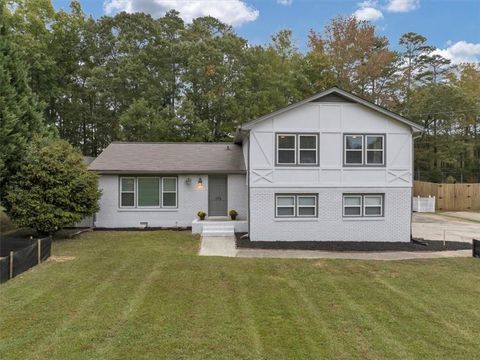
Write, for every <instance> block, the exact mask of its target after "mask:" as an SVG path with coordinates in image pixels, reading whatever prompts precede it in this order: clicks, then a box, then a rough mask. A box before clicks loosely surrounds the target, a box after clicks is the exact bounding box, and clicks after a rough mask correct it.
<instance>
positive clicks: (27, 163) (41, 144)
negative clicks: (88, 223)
mask: <svg viewBox="0 0 480 360" xmlns="http://www.w3.org/2000/svg"><path fill="white" fill-rule="evenodd" d="M100 195H101V194H100V191H99V190H98V179H97V175H96V174H94V173H91V172H89V171H88V170H87V167H86V165H85V164H84V162H83V157H82V155H81V154H80V153H78V152H77V151H76V150H75V149H74V148H73V147H72V146H71V145H70V144H68V143H67V142H66V141H64V140H60V139H53V138H36V139H34V141H33V142H32V143H31V144H30V146H29V147H28V148H27V151H26V153H25V156H24V158H23V161H22V164H21V166H20V168H19V170H18V172H17V173H16V174H15V175H14V176H13V177H12V179H11V181H10V182H9V185H8V188H7V191H6V197H5V201H6V203H7V205H8V207H7V208H8V209H9V216H10V218H11V219H12V221H13V222H14V223H15V224H16V225H17V226H19V227H29V228H33V229H35V230H37V231H38V232H39V233H41V234H51V233H53V232H55V231H57V230H59V229H61V228H62V227H65V226H67V225H71V224H74V223H77V222H79V221H81V220H82V219H83V218H84V217H86V216H90V215H93V214H94V213H95V212H96V211H97V210H98V200H99V198H100Z"/></svg>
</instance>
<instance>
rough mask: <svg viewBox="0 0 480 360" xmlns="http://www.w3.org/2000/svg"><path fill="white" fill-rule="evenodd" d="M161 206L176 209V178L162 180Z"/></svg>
mask: <svg viewBox="0 0 480 360" xmlns="http://www.w3.org/2000/svg"><path fill="white" fill-rule="evenodd" d="M162 206H163V207H169V208H172V207H177V178H176V177H164V178H162Z"/></svg>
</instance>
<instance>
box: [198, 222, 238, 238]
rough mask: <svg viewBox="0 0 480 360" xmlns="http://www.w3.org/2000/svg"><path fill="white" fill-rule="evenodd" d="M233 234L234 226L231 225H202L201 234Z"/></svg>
mask: <svg viewBox="0 0 480 360" xmlns="http://www.w3.org/2000/svg"><path fill="white" fill-rule="evenodd" d="M233 235H235V227H234V226H233V225H214V224H212V225H210V224H209V225H204V226H203V229H202V236H216V237H218V236H233Z"/></svg>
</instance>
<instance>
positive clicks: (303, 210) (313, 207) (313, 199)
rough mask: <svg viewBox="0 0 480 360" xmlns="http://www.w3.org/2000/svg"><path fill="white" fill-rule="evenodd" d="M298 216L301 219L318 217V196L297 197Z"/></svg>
mask: <svg viewBox="0 0 480 360" xmlns="http://www.w3.org/2000/svg"><path fill="white" fill-rule="evenodd" d="M297 216H300V217H315V216H317V196H316V195H298V196H297Z"/></svg>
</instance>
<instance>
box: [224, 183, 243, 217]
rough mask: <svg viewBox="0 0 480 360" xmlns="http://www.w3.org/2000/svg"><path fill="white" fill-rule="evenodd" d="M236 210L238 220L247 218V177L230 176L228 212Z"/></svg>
mask: <svg viewBox="0 0 480 360" xmlns="http://www.w3.org/2000/svg"><path fill="white" fill-rule="evenodd" d="M231 209H235V210H237V212H238V219H242V220H243V219H246V218H247V180H246V176H245V175H228V210H231Z"/></svg>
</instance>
